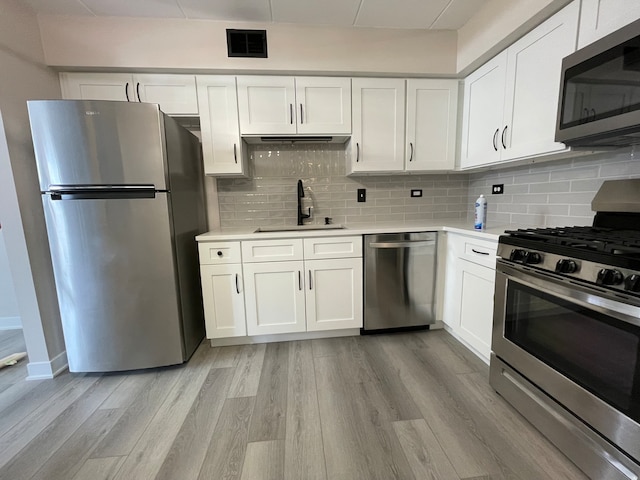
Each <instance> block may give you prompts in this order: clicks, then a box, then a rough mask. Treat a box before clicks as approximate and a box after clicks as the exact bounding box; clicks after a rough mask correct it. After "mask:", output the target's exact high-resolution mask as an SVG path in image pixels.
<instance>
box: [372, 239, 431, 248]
mask: <svg viewBox="0 0 640 480" xmlns="http://www.w3.org/2000/svg"><path fill="white" fill-rule="evenodd" d="M434 242H435V240H407V241H405V242H371V243H370V244H369V246H370V247H371V248H407V247H423V246H425V245H432V244H433V243H434Z"/></svg>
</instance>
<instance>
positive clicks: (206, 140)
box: [197, 75, 247, 176]
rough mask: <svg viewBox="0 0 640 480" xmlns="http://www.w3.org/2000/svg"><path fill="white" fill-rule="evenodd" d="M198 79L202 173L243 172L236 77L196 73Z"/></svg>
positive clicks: (243, 152) (244, 163)
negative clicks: (202, 159)
mask: <svg viewBox="0 0 640 480" xmlns="http://www.w3.org/2000/svg"><path fill="white" fill-rule="evenodd" d="M197 83H198V105H199V107H198V108H199V110H200V129H201V134H202V156H203V158H204V173H205V174H207V175H220V176H224V175H229V176H243V175H246V168H247V159H246V148H245V145H244V142H242V139H241V138H240V127H239V124H238V102H237V99H236V78H235V77H234V76H225V75H199V76H198V77H197Z"/></svg>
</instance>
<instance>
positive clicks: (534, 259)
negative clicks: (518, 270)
mask: <svg viewBox="0 0 640 480" xmlns="http://www.w3.org/2000/svg"><path fill="white" fill-rule="evenodd" d="M540 262H542V255H540V254H539V253H537V252H529V254H528V255H527V258H525V259H524V263H528V264H529V265H536V264H538V263H540Z"/></svg>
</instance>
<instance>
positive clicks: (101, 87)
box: [60, 73, 136, 102]
mask: <svg viewBox="0 0 640 480" xmlns="http://www.w3.org/2000/svg"><path fill="white" fill-rule="evenodd" d="M60 84H61V86H62V98H64V99H71V100H121V101H124V102H126V101H136V99H135V89H134V85H133V77H132V76H131V75H130V74H128V73H61V74H60Z"/></svg>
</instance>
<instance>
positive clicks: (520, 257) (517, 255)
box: [509, 248, 528, 262]
mask: <svg viewBox="0 0 640 480" xmlns="http://www.w3.org/2000/svg"><path fill="white" fill-rule="evenodd" d="M527 255H528V252H527V251H526V250H520V249H519V248H516V249H515V250H511V255H509V260H511V261H512V262H524V261H525V259H526V258H527Z"/></svg>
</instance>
